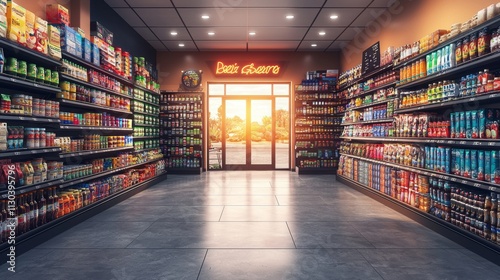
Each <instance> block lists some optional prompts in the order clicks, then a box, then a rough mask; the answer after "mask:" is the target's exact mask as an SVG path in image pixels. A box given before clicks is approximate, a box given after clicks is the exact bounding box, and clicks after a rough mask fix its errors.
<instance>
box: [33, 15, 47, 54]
mask: <svg viewBox="0 0 500 280" xmlns="http://www.w3.org/2000/svg"><path fill="white" fill-rule="evenodd" d="M47 28H48V24H47V21H46V20H44V19H42V18H39V17H37V18H36V22H35V34H36V50H37V51H39V52H41V53H44V54H47V52H48V46H47V45H48V44H49V40H48V35H47Z"/></svg>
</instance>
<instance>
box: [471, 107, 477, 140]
mask: <svg viewBox="0 0 500 280" xmlns="http://www.w3.org/2000/svg"><path fill="white" fill-rule="evenodd" d="M470 114H471V126H472V138H479V119H478V114H477V111H471V112H470Z"/></svg>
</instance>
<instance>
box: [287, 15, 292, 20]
mask: <svg viewBox="0 0 500 280" xmlns="http://www.w3.org/2000/svg"><path fill="white" fill-rule="evenodd" d="M286 18H287V19H292V18H294V16H293V15H288V16H286Z"/></svg>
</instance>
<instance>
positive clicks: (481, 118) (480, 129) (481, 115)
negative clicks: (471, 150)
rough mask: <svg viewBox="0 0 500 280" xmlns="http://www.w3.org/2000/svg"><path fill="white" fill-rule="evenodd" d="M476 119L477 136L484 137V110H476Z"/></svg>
mask: <svg viewBox="0 0 500 280" xmlns="http://www.w3.org/2000/svg"><path fill="white" fill-rule="evenodd" d="M477 121H478V132H479V138H482V139H484V138H486V111H485V110H478V111H477Z"/></svg>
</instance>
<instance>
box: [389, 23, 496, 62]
mask: <svg viewBox="0 0 500 280" xmlns="http://www.w3.org/2000/svg"><path fill="white" fill-rule="evenodd" d="M499 24H500V17H498V16H497V17H495V18H493V19H491V20H488V21H486V22H484V23H482V24H480V25H478V26H476V27H474V28H471V29H469V30H468V31H466V32H464V33H460V34H459V35H457V36H455V37H452V38H450V39H448V40H446V41H444V42H442V43H440V44H439V45H437V46H435V47H434V48H431V49H429V50H427V51H425V52H423V53H420V54H418V55H416V56H414V57H412V58H410V59H408V60H405V61H403V62H401V63H398V64H397V65H394V69H399V68H401V67H404V66H407V65H408V64H411V63H413V62H416V61H417V60H420V59H422V58H425V57H426V56H427V55H428V54H430V53H432V52H435V51H437V50H439V49H441V48H443V47H445V46H447V45H449V44H451V43H453V42H456V41H458V40H462V39H463V38H465V37H467V36H470V35H471V34H473V33H475V32H478V31H479V30H481V29H482V28H484V27H487V26H490V25H492V26H493V25H499Z"/></svg>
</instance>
